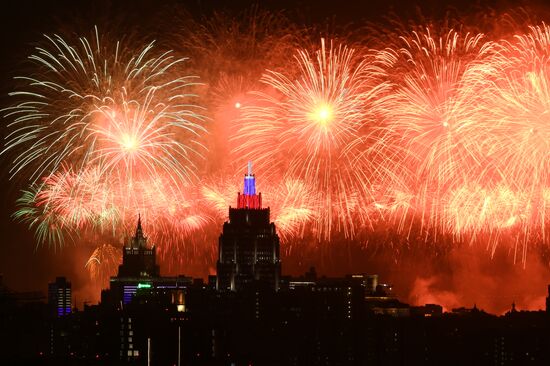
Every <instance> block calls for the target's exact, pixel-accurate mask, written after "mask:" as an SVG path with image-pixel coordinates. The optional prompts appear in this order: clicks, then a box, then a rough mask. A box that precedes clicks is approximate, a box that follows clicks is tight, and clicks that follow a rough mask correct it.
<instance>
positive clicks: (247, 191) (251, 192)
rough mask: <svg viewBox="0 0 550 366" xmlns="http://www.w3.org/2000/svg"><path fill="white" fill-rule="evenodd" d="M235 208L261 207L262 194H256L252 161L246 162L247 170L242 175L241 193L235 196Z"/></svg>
mask: <svg viewBox="0 0 550 366" xmlns="http://www.w3.org/2000/svg"><path fill="white" fill-rule="evenodd" d="M237 208H248V209H260V208H262V194H261V193H259V194H256V177H255V176H254V174H252V162H251V161H249V162H248V172H247V174H245V175H244V189H243V193H242V194H241V193H240V192H239V195H238V196H237Z"/></svg>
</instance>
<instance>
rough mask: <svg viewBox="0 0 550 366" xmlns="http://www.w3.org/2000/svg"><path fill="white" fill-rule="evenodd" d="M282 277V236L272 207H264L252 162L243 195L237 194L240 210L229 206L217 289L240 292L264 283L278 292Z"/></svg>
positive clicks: (245, 180) (219, 255) (222, 237)
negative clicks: (277, 229) (273, 217)
mask: <svg viewBox="0 0 550 366" xmlns="http://www.w3.org/2000/svg"><path fill="white" fill-rule="evenodd" d="M280 277H281V260H280V257H279V236H278V235H277V232H276V228H275V224H274V223H273V222H271V221H270V210H269V207H268V208H262V194H261V193H256V178H255V176H254V174H252V167H251V164H250V163H249V164H248V173H247V174H246V175H245V177H244V190H243V193H240V192H239V193H238V195H237V208H233V207H229V220H228V221H226V222H225V223H224V225H223V231H222V234H221V235H220V238H219V250H218V261H217V278H216V289H217V290H218V291H239V290H241V289H244V288H245V287H247V286H249V285H251V284H253V283H262V284H266V285H268V286H269V287H270V288H272V289H274V290H278V289H279V281H280Z"/></svg>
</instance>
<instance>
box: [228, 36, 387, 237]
mask: <svg viewBox="0 0 550 366" xmlns="http://www.w3.org/2000/svg"><path fill="white" fill-rule="evenodd" d="M294 61H295V65H296V66H295V68H296V70H293V73H292V74H289V73H285V74H283V73H280V72H274V71H271V72H268V73H266V74H265V75H264V76H263V78H262V80H261V81H262V82H263V83H264V84H266V85H268V86H270V87H272V89H273V93H274V95H271V94H269V93H267V92H265V93H260V92H258V93H255V97H256V99H257V101H256V104H255V105H251V106H245V107H244V108H243V110H242V116H243V117H242V119H241V120H240V123H241V126H240V128H239V130H238V131H237V133H236V137H235V139H236V141H238V143H239V144H240V146H239V147H237V148H236V149H235V153H236V154H237V155H238V156H239V157H238V158H240V159H244V160H253V161H254V162H255V164H256V166H257V167H258V171H259V174H262V175H264V176H267V177H272V176H275V177H280V176H284V177H287V178H292V179H298V180H301V181H304V183H305V184H307V185H308V186H309V187H310V189H311V190H312V191H316V192H318V197H316V198H315V201H316V202H317V203H318V212H316V215H318V216H317V217H319V220H318V224H317V226H318V228H317V231H318V236H319V237H321V238H324V239H328V238H330V232H331V230H332V229H333V224H334V223H336V222H337V226H338V227H339V228H340V229H341V230H342V231H344V232H346V234H347V235H350V236H352V235H353V232H354V224H353V221H354V220H352V217H353V216H354V215H355V214H356V213H357V212H358V210H357V206H358V205H359V204H360V201H361V200H362V199H363V198H365V197H366V198H367V199H368V198H370V195H369V186H370V184H371V180H372V179H373V177H372V175H371V174H372V172H373V171H375V170H376V168H374V161H373V160H371V159H370V158H371V156H370V155H369V154H368V150H369V140H370V137H369V133H370V132H369V128H370V123H369V122H372V120H373V116H371V115H370V109H369V106H371V105H372V104H373V103H374V101H376V100H377V98H378V97H379V96H380V95H381V93H382V91H383V90H384V89H385V87H386V84H385V83H383V82H382V83H381V82H380V79H379V74H380V72H381V71H380V67H379V66H378V65H377V64H376V63H375V62H374V61H373V60H371V59H367V58H364V57H362V56H361V55H359V54H358V53H356V52H355V50H353V49H349V48H347V47H345V46H343V45H340V46H333V45H332V43H331V44H330V45H329V46H328V47H326V46H325V42H324V40H322V42H321V48H320V49H319V50H318V51H317V52H316V53H315V54H314V55H310V54H309V53H308V52H307V51H304V50H302V51H298V52H297V54H296V55H295V60H294ZM378 171H380V170H378ZM268 179H269V178H268ZM336 212H338V214H337V215H336ZM333 220H334V222H333Z"/></svg>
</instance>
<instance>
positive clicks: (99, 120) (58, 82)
mask: <svg viewBox="0 0 550 366" xmlns="http://www.w3.org/2000/svg"><path fill="white" fill-rule="evenodd" d="M45 37H46V40H47V42H46V43H45V45H44V46H42V47H37V48H36V53H35V54H33V55H32V56H30V57H29V59H30V60H31V61H33V62H34V63H35V66H36V70H35V72H33V74H32V76H24V77H18V78H17V80H19V81H20V82H21V83H22V85H23V86H22V87H21V90H18V91H15V92H13V93H11V94H10V95H11V96H13V97H15V98H17V99H18V102H16V104H14V105H13V106H11V107H8V108H6V109H4V113H5V117H8V118H11V119H13V122H12V123H11V124H10V125H9V128H10V130H11V132H10V133H9V135H8V137H7V141H6V144H5V148H4V150H3V153H4V154H6V153H14V154H15V158H14V159H13V166H12V169H11V174H12V176H15V175H20V174H23V173H25V174H28V176H29V177H30V179H31V181H32V182H37V181H39V180H40V179H41V178H42V177H44V176H47V175H49V174H53V173H56V172H57V171H58V170H59V169H61V167H62V166H63V164H70V165H71V166H72V167H74V168H75V169H81V168H84V167H86V166H88V165H89V164H99V165H101V167H102V170H101V171H102V172H105V173H106V174H107V173H112V172H113V171H117V173H118V172H119V170H120V169H122V168H126V170H130V169H137V168H139V171H140V172H141V173H144V174H150V175H155V174H160V173H162V174H169V175H171V176H172V178H173V179H174V181H180V180H187V181H189V180H191V178H192V177H193V176H194V168H193V163H192V160H193V159H194V158H196V157H197V156H198V155H199V151H200V149H201V148H200V144H199V143H198V139H197V137H198V135H199V134H200V133H201V132H202V131H204V128H203V126H202V125H201V123H200V122H201V117H200V116H199V115H198V114H197V113H196V111H197V109H198V107H197V106H193V105H191V104H190V99H191V95H190V93H189V91H188V90H190V88H191V86H192V85H194V84H195V83H196V82H195V78H194V77H191V76H181V77H178V76H177V74H178V69H177V68H178V67H180V64H181V63H182V62H183V61H184V60H185V59H177V58H175V57H174V56H172V55H171V53H170V52H165V53H162V54H157V55H154V51H153V44H152V43H151V44H149V45H147V46H145V47H144V48H143V49H141V50H138V52H134V51H133V50H130V49H126V48H123V47H122V46H121V45H120V44H119V43H118V42H117V43H115V44H109V43H108V42H100V37H99V34H98V32H97V29H96V31H95V37H94V39H92V40H91V41H89V40H88V39H86V38H80V39H79V40H78V43H77V44H76V45H72V44H70V43H68V42H67V41H65V40H64V39H63V38H61V37H60V36H57V35H56V36H53V37H50V36H45ZM105 44H107V45H106V46H105ZM172 75H176V76H175V77H173V76H172ZM120 165H123V167H121V166H120Z"/></svg>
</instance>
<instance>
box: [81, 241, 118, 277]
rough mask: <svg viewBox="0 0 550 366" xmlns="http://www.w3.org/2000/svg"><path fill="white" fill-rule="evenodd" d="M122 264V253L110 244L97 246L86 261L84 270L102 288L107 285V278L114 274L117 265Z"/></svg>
mask: <svg viewBox="0 0 550 366" xmlns="http://www.w3.org/2000/svg"><path fill="white" fill-rule="evenodd" d="M121 263H122V251H121V250H120V248H117V247H115V246H112V245H110V244H103V245H100V246H98V247H97V248H96V249H95V250H94V252H93V253H92V255H91V256H90V258H89V259H88V261H87V262H86V265H85V267H86V269H87V270H88V273H89V274H90V278H91V279H92V280H93V281H95V282H97V283H100V284H101V285H102V286H103V287H106V286H108V285H109V278H110V277H111V276H114V275H115V274H116V271H117V268H118V265H119V264H121Z"/></svg>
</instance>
